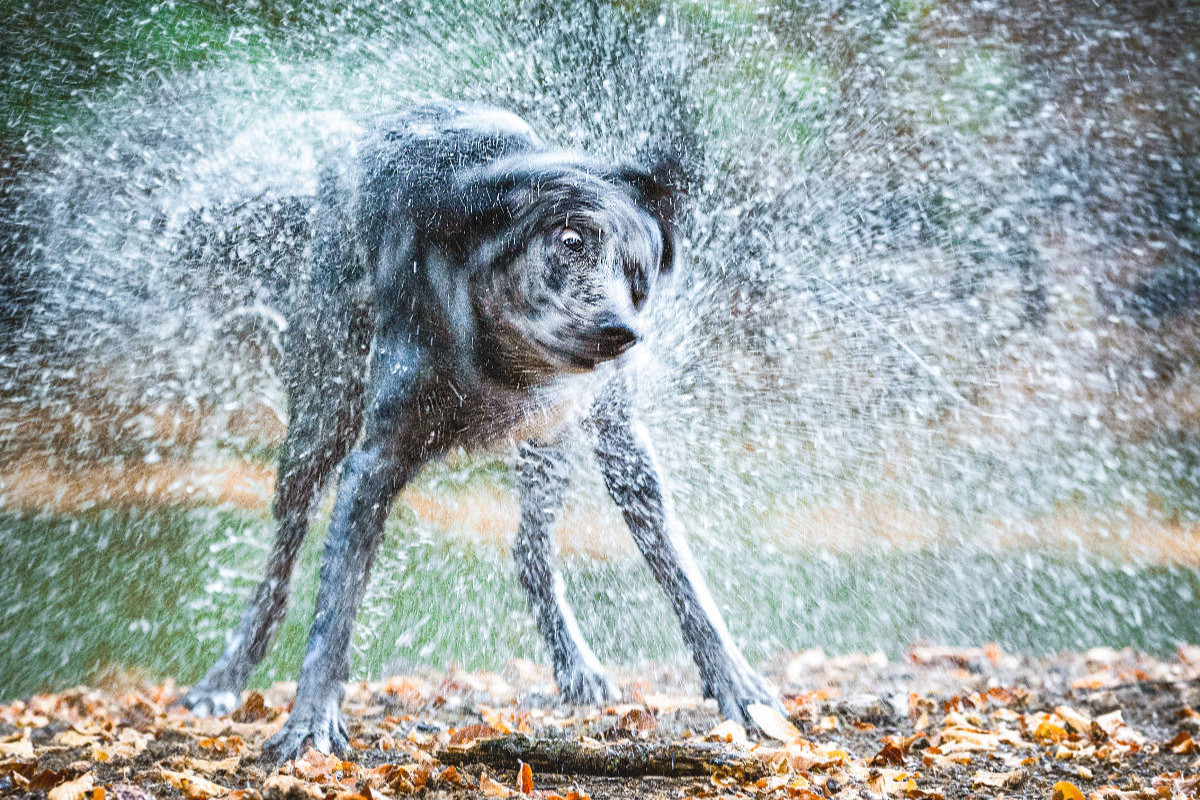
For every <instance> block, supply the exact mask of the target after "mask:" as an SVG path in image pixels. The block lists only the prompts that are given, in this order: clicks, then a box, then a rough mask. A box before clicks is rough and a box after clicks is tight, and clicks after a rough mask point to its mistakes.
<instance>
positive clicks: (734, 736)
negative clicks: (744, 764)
mask: <svg viewBox="0 0 1200 800" xmlns="http://www.w3.org/2000/svg"><path fill="white" fill-rule="evenodd" d="M704 738H705V739H707V740H708V741H710V742H724V743H725V744H749V743H750V740H749V739H748V738H746V729H745V728H743V727H742V726H741V725H739V724H738V723H736V722H734V721H733V720H731V719H727V720H725V721H724V722H722V723H721V724H720V725H718V726H717V727H715V728H713V729H712V730H711V731H709V732H708V733H706V734H704Z"/></svg>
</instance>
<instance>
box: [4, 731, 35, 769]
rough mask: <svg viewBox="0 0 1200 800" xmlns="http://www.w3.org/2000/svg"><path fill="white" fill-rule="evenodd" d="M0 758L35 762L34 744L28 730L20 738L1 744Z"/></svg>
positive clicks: (15, 737) (13, 738) (12, 738)
mask: <svg viewBox="0 0 1200 800" xmlns="http://www.w3.org/2000/svg"><path fill="white" fill-rule="evenodd" d="M0 758H4V759H9V758H18V759H22V760H26V761H32V760H33V742H32V741H31V740H30V738H29V731H28V729H27V730H25V731H24V732H22V733H21V734H20V735H19V736H14V737H10V738H9V739H8V740H7V741H3V742H0Z"/></svg>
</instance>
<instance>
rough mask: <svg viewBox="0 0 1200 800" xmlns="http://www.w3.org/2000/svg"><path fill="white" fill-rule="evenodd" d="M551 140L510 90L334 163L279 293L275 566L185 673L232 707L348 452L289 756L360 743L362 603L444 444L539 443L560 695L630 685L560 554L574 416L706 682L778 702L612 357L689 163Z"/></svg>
mask: <svg viewBox="0 0 1200 800" xmlns="http://www.w3.org/2000/svg"><path fill="white" fill-rule="evenodd" d="M676 174H677V170H675V169H674V168H673V167H672V165H671V163H670V162H669V161H665V162H664V163H663V164H661V165H659V166H658V167H656V168H654V169H651V170H646V169H643V168H640V167H632V166H612V165H607V164H602V163H598V162H596V161H593V160H591V159H588V158H587V157H584V156H581V155H578V154H572V153H564V152H558V151H554V150H549V149H547V148H546V147H545V146H544V145H543V144H542V142H541V141H540V140H539V139H538V138H537V137H536V135H534V133H533V132H532V130H530V128H529V126H528V125H527V124H526V123H524V122H523V121H522V120H520V119H519V118H517V117H516V116H514V115H512V114H510V113H508V112H506V111H502V110H499V109H494V108H487V107H479V106H465V105H455V104H430V105H425V106H421V107H418V108H416V109H413V110H412V111H410V112H408V113H406V114H404V115H402V116H400V117H398V118H395V119H393V120H390V121H388V122H387V123H385V124H384V125H381V126H380V127H379V128H378V129H376V131H375V132H374V133H372V134H371V135H369V136H368V137H367V138H366V139H365V140H364V141H363V142H361V143H360V144H359V145H358V146H357V147H356V148H354V151H353V152H352V153H349V154H347V155H346V157H345V158H343V159H340V160H335V162H334V163H333V164H331V166H330V167H329V168H328V169H327V170H326V174H325V177H324V183H323V186H322V189H321V193H320V197H319V198H318V208H317V211H316V221H315V234H314V240H313V245H312V254H311V255H312V258H311V259H310V264H309V266H308V268H307V270H306V271H305V272H304V273H303V274H302V275H300V276H299V278H298V279H297V280H296V281H295V283H294V285H293V288H292V290H291V298H290V302H289V304H288V311H287V313H288V329H287V342H286V349H287V370H286V383H287V391H288V393H289V397H290V400H291V409H292V421H291V424H290V426H289V429H288V435H287V440H286V443H285V447H284V452H283V456H282V458H281V461H280V465H279V485H278V489H277V496H276V501H275V507H274V510H275V516H276V518H277V519H278V521H279V533H278V538H277V541H276V545H275V550H274V552H273V553H272V555H271V558H270V561H269V563H268V568H267V576H266V577H265V578H264V580H263V582H262V584H261V585H260V587H259V589H258V592H257V594H256V595H255V597H254V599H253V601H252V602H251V604H250V606H249V608H247V610H246V612H245V615H244V616H243V619H242V622H241V624H240V625H239V626H238V629H237V631H236V632H235V633H234V635H233V636H232V637H231V639H230V642H229V645H228V647H227V649H226V652H225V654H224V655H222V656H221V658H220V659H219V660H218V661H217V663H216V664H215V665H214V666H213V668H212V669H211V670H210V671H209V672H208V674H207V675H206V676H205V677H204V679H203V680H202V681H200V682H199V683H198V684H197V685H196V686H195V687H193V689H192V691H191V692H190V693H189V694H188V696H187V698H186V700H185V703H186V704H187V705H188V706H189V707H191V708H192V709H193V710H195V711H197V712H200V713H221V712H225V711H228V710H229V709H230V708H231V707H232V705H233V703H235V702H236V701H237V698H238V696H239V694H240V692H241V690H242V689H243V687H244V686H245V683H246V680H247V679H248V677H249V675H250V673H251V671H252V670H253V669H254V667H255V665H256V664H257V663H258V662H259V660H261V658H262V657H263V655H264V653H265V652H266V648H267V646H268V645H269V643H270V640H271V637H272V635H273V634H274V632H275V629H276V628H277V627H278V624H279V622H280V620H281V619H282V618H283V615H284V613H285V611H286V603H287V595H288V587H289V584H290V580H291V573H292V568H293V566H294V564H295V560H296V556H297V553H298V551H299V547H300V543H301V541H302V540H303V538H304V535H305V533H306V532H307V528H308V520H309V515H310V513H311V511H312V509H313V506H314V504H315V500H316V498H317V497H318V492H319V489H320V487H321V485H322V484H323V483H325V482H326V481H327V480H328V479H329V477H330V476H331V475H332V473H333V472H334V471H335V469H338V467H339V465H340V470H341V478H340V485H339V487H338V491H337V498H336V501H335V503H334V510H333V518H332V520H331V522H330V527H329V534H328V539H327V542H326V547H325V555H324V561H323V563H322V566H321V575H320V588H319V590H318V595H317V608H316V614H315V616H314V619H313V624H312V631H311V634H310V640H309V644H308V648H307V651H306V655H305V657H304V663H303V666H302V667H301V672H300V678H299V686H298V689H297V693H296V701H295V705H294V707H293V710H292V713H291V715H290V716H289V718H288V720H287V722H286V723H285V725H284V726H283V728H282V729H281V730H280V731H279V732H278V733H277V734H276V735H275V736H274V737H273V738H272V739H271V740H270V741H269V742H268V743H267V745H266V747H265V748H264V753H265V754H266V755H267V756H268V757H269V758H273V759H275V760H279V761H282V760H284V759H287V758H293V757H296V756H298V755H300V754H301V753H302V752H303V749H304V747H305V745H307V744H310V743H311V744H312V745H313V746H314V747H316V748H318V749H320V750H324V751H337V752H342V753H344V752H346V750H347V748H348V746H349V745H348V741H347V734H346V730H345V727H344V725H343V724H342V721H341V716H340V712H339V705H340V703H341V699H342V695H343V683H344V682H345V681H346V679H347V678H348V676H349V669H350V661H349V645H350V635H351V631H352V628H353V623H354V617H355V613H356V611H357V609H358V605H359V602H360V601H361V599H362V595H363V591H364V590H365V587H366V584H367V579H368V575H369V573H370V568H371V564H372V561H373V560H374V557H375V553H376V550H377V548H378V545H379V542H380V540H381V538H382V536H383V529H384V522H385V520H386V518H387V514H388V510H389V509H390V507H391V504H392V502H393V500H394V499H395V497H396V495H397V493H398V492H399V491H400V489H401V488H402V487H403V486H404V484H405V483H406V482H407V481H409V480H410V479H411V478H412V477H413V476H414V475H415V474H416V473H417V472H418V471H419V470H420V468H421V467H422V466H423V465H424V464H425V463H426V462H428V461H429V460H431V459H434V458H437V457H439V456H440V455H442V454H443V453H445V452H446V450H447V449H449V448H451V447H463V448H468V449H470V448H477V447H482V446H486V445H489V444H492V443H495V442H504V441H513V442H525V443H524V444H523V445H521V447H520V455H519V458H518V463H517V472H518V477H519V481H520V485H521V525H520V529H519V532H518V535H517V542H516V546H515V548H514V554H515V556H516V559H517V562H518V574H519V575H520V579H521V583H522V585H523V587H524V588H525V591H526V593H527V595H528V597H529V602H530V606H531V608H532V610H533V614H534V617H535V619H536V621H537V624H538V628H539V630H540V631H541V633H542V635H543V637H544V638H545V640H546V645H547V647H548V649H549V651H550V656H551V660H552V662H553V665H554V675H555V678H556V679H557V681H558V683H559V686H560V688H561V690H562V692H563V697H564V699H566V700H569V701H572V702H598V701H602V700H608V699H612V698H614V697H615V695H616V690H615V688H614V686H613V684H612V682H611V681H610V680H609V679H608V678H607V676H605V674H604V672H603V669H602V668H601V666H600V664H599V662H598V661H597V659H596V657H595V655H593V654H592V652H591V650H590V648H589V647H588V645H587V643H586V642H584V641H583V638H582V636H581V634H580V631H579V627H578V625H577V624H576V623H575V619H574V615H573V613H572V612H571V609H570V608H569V607H568V606H567V604H566V600H565V593H564V591H563V582H562V578H561V576H560V575H559V573H558V571H557V569H556V567H555V566H554V564H553V558H552V533H553V526H554V522H555V519H556V518H557V515H558V511H559V508H560V506H561V503H562V497H563V493H564V491H565V490H566V486H567V482H568V479H569V476H568V474H567V468H566V460H565V459H564V458H563V456H562V453H561V451H560V450H559V448H558V447H557V446H556V444H555V443H556V442H557V441H558V440H559V438H560V437H561V435H562V431H563V429H564V426H566V425H569V424H572V422H573V421H582V422H583V423H584V424H585V425H586V426H587V427H589V428H590V430H591V431H592V432H593V434H594V436H595V441H596V447H595V452H596V456H597V460H598V461H599V464H600V466H601V469H602V471H603V473H604V478H605V483H606V485H607V487H608V489H609V492H610V494H611V495H612V497H613V499H614V500H615V501H616V503H617V505H618V506H619V507H620V509H621V512H622V514H623V516H624V518H625V520H626V522H627V524H628V525H629V528H630V530H631V532H632V533H633V535H634V539H635V540H636V542H637V544H638V547H639V548H640V549H641V551H642V553H643V554H644V555H645V557H646V559H647V562H648V563H649V564H650V567H651V571H652V572H653V574H654V576H655V578H656V579H657V580H658V582H659V583H660V584H661V585H662V587H663V590H664V591H665V592H666V593H667V596H668V597H669V599H670V601H671V605H672V607H673V608H674V610H675V612H676V614H677V616H678V617H679V620H680V624H681V626H682V628H683V632H684V639H685V640H686V641H687V643H688V645H689V647H690V648H691V650H692V653H693V656H694V659H695V661H696V664H697V666H698V667H699V669H700V674H701V678H702V681H703V685H704V690H705V693H706V695H708V696H709V697H713V698H715V699H716V700H717V702H718V705H719V707H720V710H721V712H722V713H723V714H725V715H726V716H727V717H730V718H733V719H738V720H741V721H743V722H747V721H748V717H747V711H746V709H747V706H748V705H749V704H752V703H755V702H765V703H776V702H777V701H776V700H775V695H774V692H773V690H772V689H771V688H770V687H769V686H768V685H767V684H765V683H764V682H763V681H762V679H761V678H759V677H758V676H757V675H756V674H755V673H754V672H753V671H752V670H751V669H750V667H749V666H748V665H747V664H746V661H745V659H744V658H743V657H742V656H741V654H740V653H739V652H738V649H737V647H736V646H735V645H734V643H733V641H732V639H731V637H730V636H729V633H728V631H727V629H726V628H725V624H724V622H723V621H722V620H721V617H720V614H719V613H718V611H717V608H716V605H715V604H714V602H713V600H712V598H711V596H710V595H709V593H708V590H707V589H706V588H705V586H704V581H703V579H702V577H701V575H700V572H699V570H698V569H697V568H696V565H695V563H694V561H693V559H692V557H691V555H690V553H689V552H688V549H687V545H686V542H685V540H684V538H683V536H682V535H681V534H680V532H679V529H678V526H677V525H676V523H675V521H674V518H673V516H672V514H671V510H670V505H669V501H668V498H667V496H666V493H665V491H664V489H663V487H662V483H661V481H660V479H659V474H658V470H657V468H656V467H655V464H654V458H653V453H652V451H651V448H650V444H649V441H648V440H647V437H646V435H645V432H644V430H643V429H642V427H641V426H640V425H639V424H637V422H636V421H635V420H634V419H633V415H632V412H631V410H630V406H629V402H628V397H629V390H630V387H629V383H628V380H629V379H628V377H627V376H626V375H625V373H624V371H623V369H622V367H621V364H622V355H623V353H624V352H625V351H626V350H627V349H628V348H629V347H631V346H633V345H634V344H636V342H637V340H638V338H639V337H640V334H641V326H642V324H643V322H642V319H641V316H642V310H643V309H644V306H645V303H646V298H647V296H648V295H649V294H650V292H651V290H652V288H653V286H654V283H655V282H656V281H657V280H658V279H659V278H660V276H662V275H664V274H666V273H668V272H670V271H671V270H672V269H673V268H674V262H675V257H676V256H675V254H676V252H677V249H676V246H675V235H676V234H675V202H676V194H677V188H678V186H677V180H676V178H675V176H676Z"/></svg>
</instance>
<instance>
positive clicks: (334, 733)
mask: <svg viewBox="0 0 1200 800" xmlns="http://www.w3.org/2000/svg"><path fill="white" fill-rule="evenodd" d="M309 747H311V748H313V749H314V750H319V751H320V752H322V753H329V754H335V755H339V756H346V755H348V754H349V752H350V736H349V734H347V733H346V726H345V725H344V724H343V723H342V714H341V712H340V711H339V710H338V703H337V701H332V702H327V703H322V704H320V705H317V706H310V707H308V708H300V707H299V706H297V707H296V708H294V709H292V714H291V716H289V717H288V721H287V722H285V723H284V725H283V727H282V728H280V729H279V730H278V731H277V732H276V733H275V735H274V736H272V737H271V738H270V739H268V740H267V742H266V744H264V745H263V749H262V757H263V759H264V760H266V761H269V762H271V763H273V764H282V763H283V762H285V761H292V760H294V759H297V758H300V756H302V755H304V753H305V751H307V750H308V748H309Z"/></svg>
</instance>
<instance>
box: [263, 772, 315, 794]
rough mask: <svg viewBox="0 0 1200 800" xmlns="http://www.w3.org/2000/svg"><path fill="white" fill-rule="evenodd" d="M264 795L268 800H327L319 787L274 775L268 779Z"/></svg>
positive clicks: (264, 787)
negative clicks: (299, 799) (306, 799)
mask: <svg viewBox="0 0 1200 800" xmlns="http://www.w3.org/2000/svg"><path fill="white" fill-rule="evenodd" d="M262 793H263V797H264V798H266V800H285V799H286V800H298V798H301V797H307V798H309V800H325V793H324V792H323V791H321V789H320V788H319V787H317V786H314V785H313V784H311V783H308V782H306V781H302V780H300V779H299V778H293V777H292V776H291V775H272V776H271V777H270V778H267V780H266V782H265V783H263V789H262Z"/></svg>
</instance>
